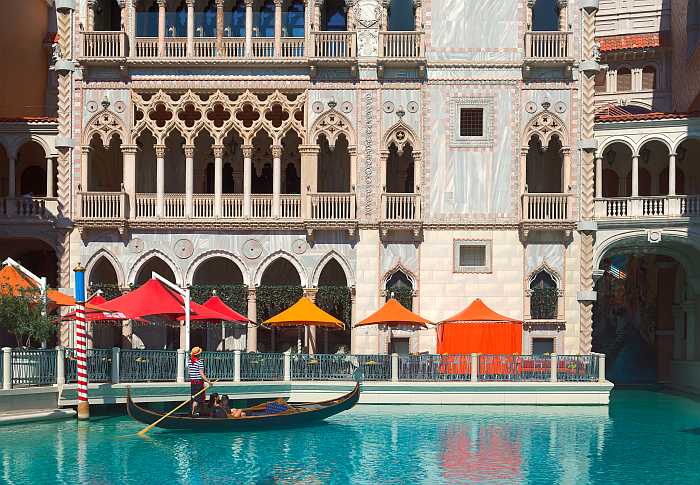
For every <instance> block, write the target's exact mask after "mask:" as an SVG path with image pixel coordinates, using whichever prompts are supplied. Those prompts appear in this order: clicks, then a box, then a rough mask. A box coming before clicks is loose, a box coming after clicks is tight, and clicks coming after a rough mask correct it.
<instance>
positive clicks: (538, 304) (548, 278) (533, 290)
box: [530, 270, 559, 320]
mask: <svg viewBox="0 0 700 485" xmlns="http://www.w3.org/2000/svg"><path fill="white" fill-rule="evenodd" d="M558 303H559V288H558V287H557V282H556V281H555V280H554V278H552V275H550V274H549V273H548V272H547V271H545V270H541V271H539V272H538V273H537V274H536V275H535V277H534V278H532V281H531V282H530V316H531V318H533V319H535V320H554V319H556V318H557V310H558Z"/></svg>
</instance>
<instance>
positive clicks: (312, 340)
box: [304, 288, 318, 354]
mask: <svg viewBox="0 0 700 485" xmlns="http://www.w3.org/2000/svg"><path fill="white" fill-rule="evenodd" d="M317 293H318V288H304V296H306V297H307V298H308V299H309V300H311V301H312V302H314V303H316V294H317ZM316 334H317V332H316V327H315V326H313V325H309V332H308V335H309V341H308V349H309V354H315V353H316V351H317V350H316V349H317V348H318V344H317V343H316V342H317V341H316Z"/></svg>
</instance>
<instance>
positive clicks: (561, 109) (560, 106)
mask: <svg viewBox="0 0 700 485" xmlns="http://www.w3.org/2000/svg"><path fill="white" fill-rule="evenodd" d="M554 111H556V112H557V113H559V114H562V113H565V112H566V103H565V102H564V101H557V102H556V103H554Z"/></svg>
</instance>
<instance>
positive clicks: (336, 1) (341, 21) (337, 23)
mask: <svg viewBox="0 0 700 485" xmlns="http://www.w3.org/2000/svg"><path fill="white" fill-rule="evenodd" d="M323 7H324V8H323V12H322V15H321V30H328V31H335V32H342V31H345V30H348V18H347V14H346V13H345V1H344V0H326V2H325V3H324V4H323Z"/></svg>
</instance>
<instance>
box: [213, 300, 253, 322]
mask: <svg viewBox="0 0 700 485" xmlns="http://www.w3.org/2000/svg"><path fill="white" fill-rule="evenodd" d="M202 306H205V307H207V308H208V309H210V310H214V311H215V312H218V313H221V314H222V315H225V316H226V317H227V318H226V320H227V321H229V322H241V323H248V322H249V321H250V320H248V319H247V318H246V317H244V316H243V315H241V314H240V313H238V312H237V311H236V310H234V309H233V308H231V307H229V306H228V305H227V304H226V303H224V301H223V300H222V299H221V298H219V297H218V296H212V297H211V298H209V299H208V300H207V301H205V302H204V304H203V305H202Z"/></svg>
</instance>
